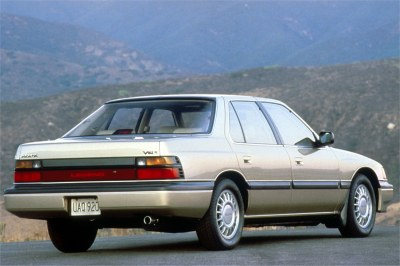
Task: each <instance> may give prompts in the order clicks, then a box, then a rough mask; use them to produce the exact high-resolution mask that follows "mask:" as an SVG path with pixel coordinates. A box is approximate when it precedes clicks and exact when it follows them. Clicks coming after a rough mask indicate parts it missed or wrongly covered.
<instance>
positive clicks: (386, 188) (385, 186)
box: [377, 181, 393, 212]
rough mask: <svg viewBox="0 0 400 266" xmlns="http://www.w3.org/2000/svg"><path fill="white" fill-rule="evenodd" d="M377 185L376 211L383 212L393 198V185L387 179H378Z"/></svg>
mask: <svg viewBox="0 0 400 266" xmlns="http://www.w3.org/2000/svg"><path fill="white" fill-rule="evenodd" d="M379 186H380V187H379V188H378V198H377V200H378V205H377V211H378V212H385V211H386V209H387V206H388V205H389V203H390V201H391V200H392V199H393V185H391V184H389V183H388V182H387V181H379Z"/></svg>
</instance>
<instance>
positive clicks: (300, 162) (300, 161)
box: [294, 157, 304, 166]
mask: <svg viewBox="0 0 400 266" xmlns="http://www.w3.org/2000/svg"><path fill="white" fill-rule="evenodd" d="M294 161H295V162H296V165H298V166H302V165H304V161H303V158H300V157H297V158H294Z"/></svg>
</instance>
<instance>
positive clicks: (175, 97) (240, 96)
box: [106, 94, 285, 105]
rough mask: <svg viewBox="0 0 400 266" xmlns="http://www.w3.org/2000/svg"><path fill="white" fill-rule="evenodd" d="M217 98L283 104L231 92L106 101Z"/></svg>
mask: <svg viewBox="0 0 400 266" xmlns="http://www.w3.org/2000/svg"><path fill="white" fill-rule="evenodd" d="M188 98H190V99H217V98H224V99H226V100H229V101H234V100H242V101H268V102H274V103H280V104H283V105H285V104H284V103H282V102H280V101H277V100H273V99H269V98H262V97H254V96H248V95H231V94H167V95H149V96H138V97H129V98H121V99H114V100H110V101H108V102H106V103H107V104H108V103H118V102H130V101H143V100H167V99H188Z"/></svg>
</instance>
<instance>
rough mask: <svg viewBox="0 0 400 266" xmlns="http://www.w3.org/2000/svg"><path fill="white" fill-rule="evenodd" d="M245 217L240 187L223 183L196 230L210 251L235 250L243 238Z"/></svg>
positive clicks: (231, 182)
mask: <svg viewBox="0 0 400 266" xmlns="http://www.w3.org/2000/svg"><path fill="white" fill-rule="evenodd" d="M243 217H244V207H243V200H242V197H241V194H240V191H239V189H238V187H237V186H236V184H235V183H234V182H233V181H231V180H228V179H226V180H223V181H221V182H220V183H218V184H217V186H216V188H215V190H214V193H213V195H212V198H211V203H210V208H209V209H208V211H207V213H206V215H205V216H204V217H203V218H202V219H201V221H200V222H199V225H198V228H197V230H196V233H197V236H198V238H199V240H200V243H201V244H202V245H203V246H204V247H206V248H207V249H210V250H228V249H233V248H234V247H235V246H236V245H237V244H238V243H239V241H240V238H241V236H242V228H243V222H244V218H243Z"/></svg>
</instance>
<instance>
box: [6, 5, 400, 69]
mask: <svg viewBox="0 0 400 266" xmlns="http://www.w3.org/2000/svg"><path fill="white" fill-rule="evenodd" d="M78 5H79V7H78ZM3 10H5V11H7V12H14V13H16V14H24V15H29V16H32V17H38V18H41V19H43V20H46V21H54V22H68V23H71V24H75V25H81V26H85V27H87V28H91V29H96V30H98V31H101V32H103V33H105V34H107V35H108V36H112V37H113V38H115V39H118V40H120V41H123V42H125V43H128V44H130V45H131V46H132V47H135V48H137V49H139V50H141V51H143V52H145V53H147V54H149V55H151V56H152V57H153V58H156V59H157V60H158V61H161V62H164V63H168V64H171V65H176V66H178V67H180V68H182V69H190V70H192V71H193V72H197V73H220V72H233V71H238V70H240V69H249V68H255V67H263V66H268V65H283V66H310V65H314V66H317V65H332V64H343V63H352V62H357V61H371V60H380V59H385V58H390V57H399V56H400V52H399V46H400V45H399V37H400V30H399V26H398V25H399V19H400V18H399V17H400V16H399V13H400V3H399V2H398V1H311V2H310V1H234V2H225V1H224V2H219V1H216V2H213V1H208V2H205V1H189V2H174V1H169V2H162V1H150V2H146V1H133V2H130V1H104V2H95V3H93V2H79V3H76V2H71V1H57V2H56V3H54V2H35V3H27V2H24V3H23V4H22V3H18V2H15V1H14V2H12V1H9V2H6V3H5V4H4V5H3Z"/></svg>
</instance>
